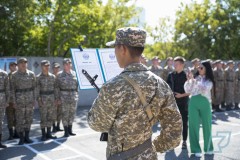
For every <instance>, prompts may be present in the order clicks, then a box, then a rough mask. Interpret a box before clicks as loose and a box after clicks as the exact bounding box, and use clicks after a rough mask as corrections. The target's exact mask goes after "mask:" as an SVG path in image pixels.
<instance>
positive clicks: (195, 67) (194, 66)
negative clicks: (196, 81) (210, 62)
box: [190, 58, 200, 77]
mask: <svg viewBox="0 0 240 160" xmlns="http://www.w3.org/2000/svg"><path fill="white" fill-rule="evenodd" d="M191 63H192V68H191V69H190V70H191V72H192V74H193V76H194V77H195V76H196V74H197V71H198V66H199V64H200V59H199V58H194V59H193V60H192V61H191Z"/></svg>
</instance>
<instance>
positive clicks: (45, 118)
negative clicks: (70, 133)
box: [36, 60, 57, 141]
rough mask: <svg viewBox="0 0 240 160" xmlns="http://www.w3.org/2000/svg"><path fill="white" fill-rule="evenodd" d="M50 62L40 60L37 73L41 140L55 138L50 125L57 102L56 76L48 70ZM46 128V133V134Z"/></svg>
mask: <svg viewBox="0 0 240 160" xmlns="http://www.w3.org/2000/svg"><path fill="white" fill-rule="evenodd" d="M49 66H50V62H49V61H47V60H43V61H41V68H42V73H40V74H38V75H37V78H36V79H37V93H36V97H37V101H38V104H39V110H40V119H41V123H40V126H41V130H42V138H41V140H42V141H45V140H46V139H56V138H57V137H55V136H52V134H51V126H52V122H54V121H55V117H56V116H55V112H54V111H55V108H56V106H55V104H56V103H57V100H56V99H57V88H56V77H55V76H54V75H53V74H51V73H50V72H49ZM46 129H47V134H46Z"/></svg>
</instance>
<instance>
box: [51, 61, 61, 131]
mask: <svg viewBox="0 0 240 160" xmlns="http://www.w3.org/2000/svg"><path fill="white" fill-rule="evenodd" d="M52 69H53V74H54V75H55V76H56V77H57V74H58V72H59V71H60V64H59V63H53V66H52ZM54 113H55V114H56V118H55V119H56V120H57V126H56V124H55V121H54V122H53V132H57V131H63V130H62V129H61V128H60V122H61V120H62V111H61V107H60V105H59V104H56V107H55V111H54Z"/></svg>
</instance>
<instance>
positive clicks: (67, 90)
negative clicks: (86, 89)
mask: <svg viewBox="0 0 240 160" xmlns="http://www.w3.org/2000/svg"><path fill="white" fill-rule="evenodd" d="M60 91H66V92H73V91H76V89H60Z"/></svg>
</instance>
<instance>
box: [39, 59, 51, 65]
mask: <svg viewBox="0 0 240 160" xmlns="http://www.w3.org/2000/svg"><path fill="white" fill-rule="evenodd" d="M49 65H50V62H49V61H48V60H42V61H41V66H49Z"/></svg>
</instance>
